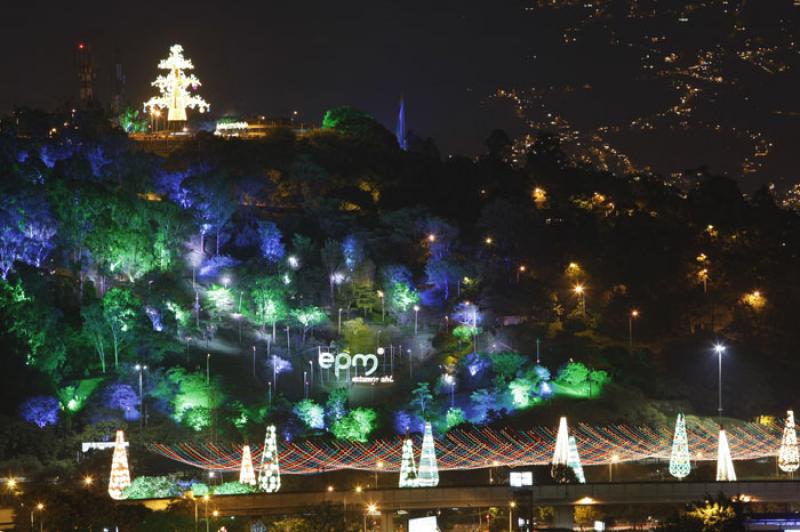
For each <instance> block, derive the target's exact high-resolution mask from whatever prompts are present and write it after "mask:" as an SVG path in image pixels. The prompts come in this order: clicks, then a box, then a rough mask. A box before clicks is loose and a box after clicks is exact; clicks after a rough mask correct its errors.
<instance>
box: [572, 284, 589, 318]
mask: <svg viewBox="0 0 800 532" xmlns="http://www.w3.org/2000/svg"><path fill="white" fill-rule="evenodd" d="M572 292H573V293H574V294H575V295H576V296H578V302H579V304H580V307H581V314H583V316H584V317H585V316H586V288H585V287H584V286H583V285H582V284H580V283H578V284H576V285H575V286H574V287H573V288H572Z"/></svg>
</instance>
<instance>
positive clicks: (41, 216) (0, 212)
mask: <svg viewBox="0 0 800 532" xmlns="http://www.w3.org/2000/svg"><path fill="white" fill-rule="evenodd" d="M55 234H56V224H55V221H54V220H53V218H52V217H51V216H50V212H49V209H48V207H47V203H46V202H45V200H44V199H43V198H37V197H35V196H31V195H26V196H20V195H6V196H4V197H3V199H2V200H0V277H2V278H3V279H6V278H7V277H8V272H9V271H11V269H12V268H13V267H14V262H22V263H25V264H28V265H30V266H35V267H37V268H40V267H41V266H42V263H43V261H44V259H45V258H46V257H47V255H48V253H49V252H50V250H51V249H52V248H53V245H54V243H53V237H54V236H55Z"/></svg>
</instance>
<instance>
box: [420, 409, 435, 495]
mask: <svg viewBox="0 0 800 532" xmlns="http://www.w3.org/2000/svg"><path fill="white" fill-rule="evenodd" d="M438 485H439V465H438V463H437V462H436V448H435V443H434V441H433V429H432V428H431V424H430V423H425V434H424V435H423V436H422V454H421V455H420V457H419V474H418V475H417V486H419V487H420V488H434V487H436V486H438Z"/></svg>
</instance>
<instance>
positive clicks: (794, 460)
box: [778, 410, 800, 473]
mask: <svg viewBox="0 0 800 532" xmlns="http://www.w3.org/2000/svg"><path fill="white" fill-rule="evenodd" d="M778 467H779V468H780V470H781V471H783V472H784V473H794V472H795V471H797V469H798V468H799V467H800V453H798V448H797V430H796V429H795V425H794V411H792V410H789V411H787V412H786V424H785V425H784V427H783V438H782V439H781V448H780V451H779V452H778Z"/></svg>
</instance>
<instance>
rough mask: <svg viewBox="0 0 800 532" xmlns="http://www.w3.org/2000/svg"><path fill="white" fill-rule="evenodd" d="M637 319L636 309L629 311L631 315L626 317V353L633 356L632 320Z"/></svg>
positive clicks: (637, 312)
mask: <svg viewBox="0 0 800 532" xmlns="http://www.w3.org/2000/svg"><path fill="white" fill-rule="evenodd" d="M638 317H639V311H638V310H637V309H633V310H631V313H630V314H629V315H628V352H629V353H630V354H633V320H635V319H636V318H638Z"/></svg>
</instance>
